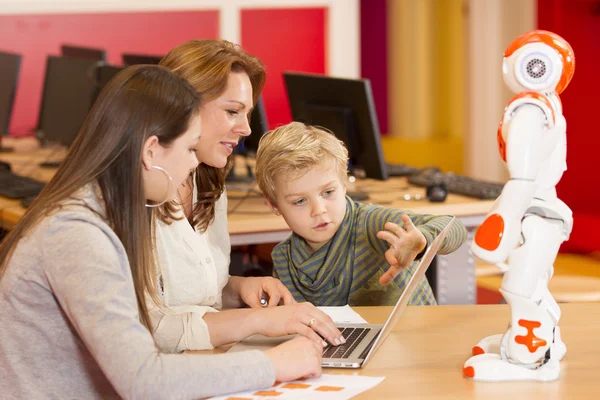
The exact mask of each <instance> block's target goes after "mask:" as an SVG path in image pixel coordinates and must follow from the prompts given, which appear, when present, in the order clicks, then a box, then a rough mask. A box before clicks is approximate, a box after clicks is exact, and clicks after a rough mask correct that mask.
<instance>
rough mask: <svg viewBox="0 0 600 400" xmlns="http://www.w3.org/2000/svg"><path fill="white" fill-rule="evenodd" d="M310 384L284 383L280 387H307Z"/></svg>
mask: <svg viewBox="0 0 600 400" xmlns="http://www.w3.org/2000/svg"><path fill="white" fill-rule="evenodd" d="M309 387H310V385H307V384H306V383H286V384H285V385H283V386H282V387H281V388H282V389H308V388H309Z"/></svg>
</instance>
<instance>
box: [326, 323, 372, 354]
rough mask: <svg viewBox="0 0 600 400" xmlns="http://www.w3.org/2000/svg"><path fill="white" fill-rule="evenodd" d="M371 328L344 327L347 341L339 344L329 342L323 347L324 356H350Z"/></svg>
mask: <svg viewBox="0 0 600 400" xmlns="http://www.w3.org/2000/svg"><path fill="white" fill-rule="evenodd" d="M370 330H371V328H344V329H342V336H343V337H344V339H346V343H344V344H342V345H339V346H332V345H331V344H328V345H327V346H326V347H325V348H324V349H323V358H349V357H350V355H351V354H352V352H353V351H354V350H355V349H356V348H357V347H358V345H359V344H360V342H361V341H362V340H363V339H364V337H365V336H367V334H368V333H369V331H370Z"/></svg>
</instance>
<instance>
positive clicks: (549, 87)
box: [502, 30, 575, 94]
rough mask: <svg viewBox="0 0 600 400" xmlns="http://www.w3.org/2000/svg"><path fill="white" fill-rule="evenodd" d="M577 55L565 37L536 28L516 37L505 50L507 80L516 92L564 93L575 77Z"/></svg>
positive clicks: (504, 70) (504, 66) (504, 71)
mask: <svg viewBox="0 0 600 400" xmlns="http://www.w3.org/2000/svg"><path fill="white" fill-rule="evenodd" d="M574 71H575V55H574V54H573V49H572V48H571V46H570V45H569V43H567V41H566V40H565V39H563V38H562V37H560V36H558V35H557V34H555V33H552V32H548V31H541V30H535V31H531V32H527V33H525V34H523V35H521V36H519V37H518V38H516V39H515V40H514V41H513V42H512V43H511V44H510V45H509V46H508V48H507V49H506V51H505V52H504V61H503V63H502V72H503V74H504V82H505V83H506V85H507V86H508V87H509V88H510V89H511V90H512V91H513V92H515V93H519V92H526V91H534V92H540V93H552V92H556V93H557V94H560V93H561V92H562V91H563V90H565V88H566V87H567V85H568V84H569V82H570V81H571V78H572V77H573V72H574Z"/></svg>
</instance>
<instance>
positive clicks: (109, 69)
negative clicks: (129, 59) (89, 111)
mask: <svg viewBox="0 0 600 400" xmlns="http://www.w3.org/2000/svg"><path fill="white" fill-rule="evenodd" d="M122 70H123V67H117V66H115V65H108V64H104V65H99V66H98V67H97V68H96V89H95V91H94V96H93V98H92V105H93V104H94V103H95V102H96V99H97V98H98V95H99V94H100V92H101V91H102V89H104V86H106V84H107V83H108V82H109V81H110V80H111V79H112V78H113V77H114V76H115V75H117V74H118V73H119V72H121V71H122Z"/></svg>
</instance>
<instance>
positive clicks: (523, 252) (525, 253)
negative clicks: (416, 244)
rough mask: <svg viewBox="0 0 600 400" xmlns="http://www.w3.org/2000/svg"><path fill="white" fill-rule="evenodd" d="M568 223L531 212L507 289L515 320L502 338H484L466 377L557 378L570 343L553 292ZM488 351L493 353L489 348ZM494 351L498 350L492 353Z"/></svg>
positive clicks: (512, 258) (504, 292) (513, 254)
mask: <svg viewBox="0 0 600 400" xmlns="http://www.w3.org/2000/svg"><path fill="white" fill-rule="evenodd" d="M562 227H563V225H562V221H556V220H550V219H545V218H542V217H539V216H528V217H526V218H525V219H524V220H523V223H522V231H523V237H524V243H523V245H522V246H521V247H519V248H517V249H515V250H513V251H512V252H511V254H510V256H509V260H508V266H509V268H508V271H507V272H506V274H505V275H504V279H503V281H502V288H501V293H502V295H503V296H504V297H505V299H506V301H507V303H508V304H509V306H510V309H511V324H510V326H509V329H508V330H507V332H506V333H505V334H504V335H503V336H502V340H501V342H500V346H499V347H500V349H499V350H500V351H499V352H498V353H496V352H495V351H494V350H497V348H498V338H499V336H500V335H494V336H492V337H488V338H486V339H484V340H483V341H482V342H480V344H478V345H479V349H481V350H482V351H483V352H482V351H479V352H478V355H474V356H473V357H471V358H469V360H467V362H466V363H465V366H464V368H463V373H464V375H465V376H466V377H469V378H473V379H475V380H485V381H506V380H554V379H557V378H558V375H559V372H560V367H559V364H558V361H559V360H560V359H561V358H562V357H563V356H564V354H565V352H566V347H565V346H564V343H563V342H562V340H560V330H557V329H555V328H558V327H557V324H558V320H559V319H560V308H559V307H558V304H557V303H556V301H554V299H553V298H552V296H551V295H550V293H549V291H548V281H549V280H550V278H551V277H552V273H553V263H554V259H555V258H556V254H557V253H558V248H559V246H560V244H561V243H562V241H563V240H564V232H563V229H562ZM486 350H487V351H486ZM492 351H494V352H492Z"/></svg>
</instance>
